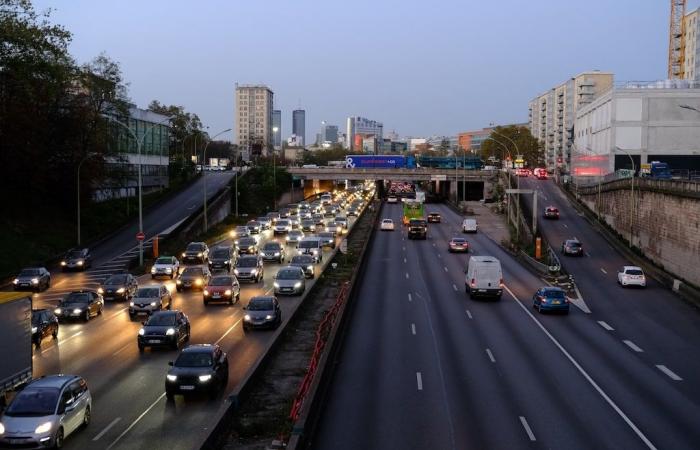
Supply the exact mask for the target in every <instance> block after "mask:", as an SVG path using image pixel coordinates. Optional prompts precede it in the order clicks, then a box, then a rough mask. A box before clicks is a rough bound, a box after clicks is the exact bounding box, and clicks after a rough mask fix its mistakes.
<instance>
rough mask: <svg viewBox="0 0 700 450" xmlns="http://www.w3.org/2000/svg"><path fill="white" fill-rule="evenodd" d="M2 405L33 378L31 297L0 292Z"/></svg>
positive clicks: (0, 396)
mask: <svg viewBox="0 0 700 450" xmlns="http://www.w3.org/2000/svg"><path fill="white" fill-rule="evenodd" d="M0 361H2V364H0V394H2V395H0V405H4V404H5V400H6V395H7V394H8V393H9V392H11V391H13V390H15V389H17V388H19V387H21V386H22V385H24V384H26V383H27V382H29V381H31V379H32V297H31V294H28V293H22V292H0Z"/></svg>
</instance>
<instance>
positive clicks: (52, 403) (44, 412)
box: [5, 387, 60, 417]
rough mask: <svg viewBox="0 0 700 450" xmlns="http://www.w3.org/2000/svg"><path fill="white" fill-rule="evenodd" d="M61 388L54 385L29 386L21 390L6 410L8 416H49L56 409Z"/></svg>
mask: <svg viewBox="0 0 700 450" xmlns="http://www.w3.org/2000/svg"><path fill="white" fill-rule="evenodd" d="M59 394H60V390H59V389H58V388H52V387H36V388H32V387H28V388H26V389H24V390H22V391H19V393H18V394H17V396H16V397H15V398H14V400H13V401H12V403H10V406H8V407H7V409H6V410H5V415H6V416H20V417H21V416H28V417H31V416H37V417H38V416H49V415H51V414H54V412H55V411H56V404H57V403H58V396H59Z"/></svg>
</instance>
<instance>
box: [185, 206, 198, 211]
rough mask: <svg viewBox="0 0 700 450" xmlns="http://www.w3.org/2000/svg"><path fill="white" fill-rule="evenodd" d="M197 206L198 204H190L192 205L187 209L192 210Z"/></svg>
mask: <svg viewBox="0 0 700 450" xmlns="http://www.w3.org/2000/svg"><path fill="white" fill-rule="evenodd" d="M196 206H197V205H192V206H190V207H189V208H187V209H188V210H192V209H194V208H195V207H196Z"/></svg>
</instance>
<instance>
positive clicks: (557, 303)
mask: <svg viewBox="0 0 700 450" xmlns="http://www.w3.org/2000/svg"><path fill="white" fill-rule="evenodd" d="M552 304H554V305H561V300H554V301H553V302H552Z"/></svg>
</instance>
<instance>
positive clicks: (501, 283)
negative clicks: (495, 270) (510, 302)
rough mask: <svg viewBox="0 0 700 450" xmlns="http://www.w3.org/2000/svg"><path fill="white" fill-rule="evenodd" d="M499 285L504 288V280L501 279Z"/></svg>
mask: <svg viewBox="0 0 700 450" xmlns="http://www.w3.org/2000/svg"><path fill="white" fill-rule="evenodd" d="M499 284H500V285H501V287H503V286H504V284H503V278H501V282H500V283H499Z"/></svg>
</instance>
